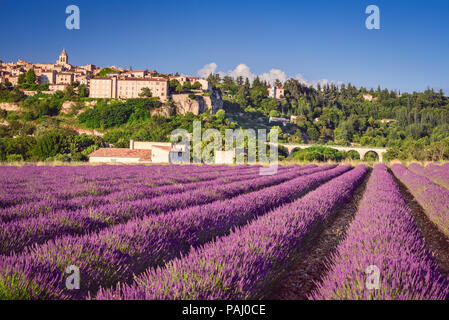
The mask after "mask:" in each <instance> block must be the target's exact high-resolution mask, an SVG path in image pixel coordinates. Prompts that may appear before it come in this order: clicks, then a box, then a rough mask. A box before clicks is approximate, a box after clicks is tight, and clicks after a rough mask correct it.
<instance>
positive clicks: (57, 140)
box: [34, 131, 69, 160]
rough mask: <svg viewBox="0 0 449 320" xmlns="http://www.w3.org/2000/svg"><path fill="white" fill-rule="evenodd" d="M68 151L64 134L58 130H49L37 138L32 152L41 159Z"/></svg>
mask: <svg viewBox="0 0 449 320" xmlns="http://www.w3.org/2000/svg"><path fill="white" fill-rule="evenodd" d="M68 152H69V144H68V141H67V139H66V137H65V136H64V135H62V134H61V133H59V132H56V131H51V132H48V133H46V134H44V135H43V136H41V137H40V138H39V139H38V140H37V144H36V147H35V149H34V154H35V155H36V156H37V157H38V158H39V159H41V160H46V159H47V158H50V157H54V156H56V155H57V154H65V153H68Z"/></svg>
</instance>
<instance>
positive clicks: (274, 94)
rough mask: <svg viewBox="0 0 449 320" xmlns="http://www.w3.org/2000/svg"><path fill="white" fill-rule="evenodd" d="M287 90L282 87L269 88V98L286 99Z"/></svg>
mask: <svg viewBox="0 0 449 320" xmlns="http://www.w3.org/2000/svg"><path fill="white" fill-rule="evenodd" d="M284 92H285V89H284V88H282V87H276V86H271V87H269V88H268V96H269V97H270V98H274V99H278V100H279V99H282V98H283V97H284Z"/></svg>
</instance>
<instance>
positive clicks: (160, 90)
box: [89, 76, 169, 102]
mask: <svg viewBox="0 0 449 320" xmlns="http://www.w3.org/2000/svg"><path fill="white" fill-rule="evenodd" d="M143 88H148V89H150V91H151V94H152V96H153V97H158V98H159V99H160V100H161V101H162V102H165V101H167V100H168V95H169V92H168V80H167V79H163V78H119V77H117V76H112V77H102V78H92V79H90V81H89V93H90V95H89V96H90V97H91V98H112V99H118V98H120V99H131V98H138V97H139V94H141V93H142V89H143Z"/></svg>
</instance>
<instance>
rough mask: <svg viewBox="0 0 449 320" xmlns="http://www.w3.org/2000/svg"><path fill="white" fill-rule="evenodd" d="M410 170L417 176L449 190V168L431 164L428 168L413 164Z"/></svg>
mask: <svg viewBox="0 0 449 320" xmlns="http://www.w3.org/2000/svg"><path fill="white" fill-rule="evenodd" d="M408 168H409V169H410V170H412V171H414V172H416V173H417V174H420V175H422V176H425V177H428V178H429V179H431V180H432V181H434V182H435V183H438V184H439V185H441V186H442V187H445V188H446V189H449V166H439V165H436V164H429V165H428V166H427V167H423V166H420V165H419V164H417V163H412V164H411V165H409V166H408Z"/></svg>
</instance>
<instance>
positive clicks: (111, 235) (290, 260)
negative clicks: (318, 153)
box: [0, 164, 449, 300]
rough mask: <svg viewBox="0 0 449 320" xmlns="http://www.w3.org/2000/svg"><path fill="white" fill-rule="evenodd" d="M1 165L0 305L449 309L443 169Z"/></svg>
mask: <svg viewBox="0 0 449 320" xmlns="http://www.w3.org/2000/svg"><path fill="white" fill-rule="evenodd" d="M259 169H260V167H259V166H249V165H238V166H209V165H202V166H193V165H190V166H189V165H185V166H180V165H160V166H157V165H154V166H120V165H118V166H106V165H104V166H79V167H63V166H61V167H35V166H25V167H0V300H9V299H12V300H35V299H37V300H47V299H50V300H60V299H91V300H127V299H132V300H135V299H137V300H146V299H149V300H155V299H156V300H160V299H167V300H179V299H189V300H197V299H200V300H215V299H220V300H229V299H232V300H234V299H237V300H246V299H313V300H316V299H318V300H320V299H351V300H352V299H357V300H359V299H362V300H369V299H401V300H402V299H406V300H409V299H425V300H429V299H430V300H433V299H435V300H448V299H449V240H448V239H449V189H448V188H449V175H448V172H449V170H448V167H447V166H440V165H437V164H432V165H429V166H426V167H423V166H421V165H418V164H412V165H410V166H408V167H406V166H403V165H401V164H394V165H392V166H391V167H387V166H386V165H383V164H379V165H375V166H374V168H371V167H368V166H367V165H358V166H356V167H352V166H350V165H340V166H337V165H332V164H326V165H321V166H317V165H313V164H310V165H306V166H299V165H289V166H280V167H279V169H278V172H277V173H276V174H274V175H260V171H259Z"/></svg>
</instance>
